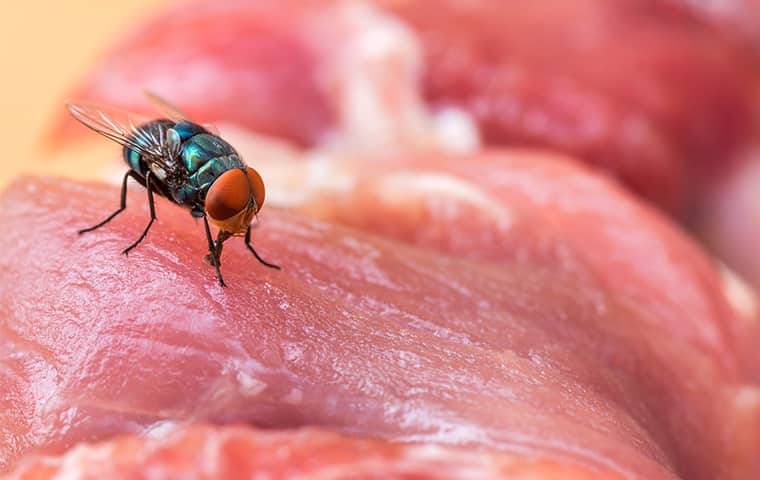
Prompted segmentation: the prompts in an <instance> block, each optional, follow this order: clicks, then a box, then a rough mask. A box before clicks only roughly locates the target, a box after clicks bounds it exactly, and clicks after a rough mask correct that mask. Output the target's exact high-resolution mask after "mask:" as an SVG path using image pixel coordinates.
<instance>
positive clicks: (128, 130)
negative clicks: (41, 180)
mask: <svg viewBox="0 0 760 480" xmlns="http://www.w3.org/2000/svg"><path fill="white" fill-rule="evenodd" d="M66 108H68V110H69V112H70V113H71V115H72V116H73V117H74V118H75V119H77V120H78V121H79V122H81V123H82V124H83V125H84V126H86V127H88V128H90V129H91V130H94V131H95V132H97V133H99V134H101V135H103V136H104V137H106V138H108V139H110V140H113V141H114V142H116V143H118V144H120V145H124V146H126V147H129V148H132V149H134V150H136V151H138V152H140V154H142V155H145V156H147V157H149V158H150V159H152V160H154V161H155V162H159V163H162V162H163V161H165V160H169V161H172V160H173V159H175V158H176V157H177V155H178V153H179V147H180V142H179V135H177V132H175V131H174V130H172V129H167V128H141V127H142V126H143V125H145V124H146V123H147V120H146V119H144V118H142V117H140V116H139V115H136V114H133V113H129V112H124V111H121V110H118V109H114V108H108V107H101V106H96V105H89V104H85V103H69V104H67V105H66Z"/></svg>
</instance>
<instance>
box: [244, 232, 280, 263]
mask: <svg viewBox="0 0 760 480" xmlns="http://www.w3.org/2000/svg"><path fill="white" fill-rule="evenodd" d="M245 246H246V247H248V250H250V251H251V253H252V254H253V256H254V257H256V260H258V261H259V262H261V264H262V265H266V266H267V267H269V268H274V269H275V270H280V266H279V265H275V264H273V263H269V262H267V261H266V260H264V259H263V258H261V257H260V256H259V254H258V253H256V250H254V248H253V245H251V226H250V225H248V230H246V231H245Z"/></svg>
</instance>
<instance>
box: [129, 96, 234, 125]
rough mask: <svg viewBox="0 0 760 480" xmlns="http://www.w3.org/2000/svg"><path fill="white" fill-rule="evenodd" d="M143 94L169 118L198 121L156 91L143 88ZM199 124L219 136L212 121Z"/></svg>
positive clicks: (179, 120) (176, 120) (177, 120)
mask: <svg viewBox="0 0 760 480" xmlns="http://www.w3.org/2000/svg"><path fill="white" fill-rule="evenodd" d="M143 94H144V95H145V98H147V99H148V101H149V102H150V103H151V105H153V107H154V108H155V109H156V110H157V111H159V112H160V113H162V114H164V115H165V116H166V117H167V118H169V119H171V120H173V121H175V122H181V121H183V120H187V121H190V122H193V123H197V122H195V121H193V120H191V119H190V117H189V116H188V115H186V114H185V113H184V112H183V111H182V110H181V109H180V108H179V107H177V106H176V105H174V104H173V103H171V102H169V101H168V100H166V99H165V98H163V97H160V96H159V95H157V94H155V93H154V92H151V91H150V90H143ZM198 125H200V126H202V127H203V128H205V129H206V130H207V131H208V132H209V133H212V134H214V135H217V136H219V129H218V128H216V126H215V125H212V124H210V123H198Z"/></svg>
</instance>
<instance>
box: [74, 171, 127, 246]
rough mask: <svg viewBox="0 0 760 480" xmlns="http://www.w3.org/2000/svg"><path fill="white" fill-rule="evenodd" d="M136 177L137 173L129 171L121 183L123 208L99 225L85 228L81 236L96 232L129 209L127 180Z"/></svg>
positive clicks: (81, 231) (80, 232) (80, 231)
mask: <svg viewBox="0 0 760 480" xmlns="http://www.w3.org/2000/svg"><path fill="white" fill-rule="evenodd" d="M134 175H135V172H133V171H132V170H129V171H128V172H127V173H125V174H124V180H123V181H122V182H121V204H120V205H121V206H120V207H119V208H118V209H117V210H116V211H115V212H113V213H112V214H111V215H109V216H108V218H106V219H105V220H103V221H102V222H100V223H99V224H97V225H93V226H92V227H90V228H84V229H82V230H79V234H80V235H81V234H83V233H87V232H91V231H93V230H96V229H98V228H100V227H102V226H103V225H105V224H106V223H108V222H110V221H111V220H113V219H114V218H115V217H116V215H118V214H120V213H121V212H123V211H124V209H126V208H127V180H129V177H134Z"/></svg>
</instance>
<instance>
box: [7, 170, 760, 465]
mask: <svg viewBox="0 0 760 480" xmlns="http://www.w3.org/2000/svg"><path fill="white" fill-rule="evenodd" d="M554 164H556V165H557V167H553V166H552V165H554ZM507 167H508V166H507V165H505V166H503V171H508V168H507ZM514 168H515V170H516V173H515V178H520V172H519V165H518V166H516V167H514ZM545 168H546V169H547V170H549V171H551V169H553V168H557V169H558V170H557V171H556V173H557V174H558V175H559V174H561V175H562V176H567V174H568V173H569V169H570V168H571V167H568V166H561V163H558V162H552V163H549V162H545ZM548 174H549V172H547V175H548ZM569 178H573V177H572V176H570V177H569ZM579 181H580V178H577V177H576V178H575V180H574V181H573V182H572V184H568V185H565V187H562V188H568V189H569V190H571V191H572V189H573V188H576V186H577V182H579ZM593 181H596V180H591V179H589V182H593ZM558 185H562V184H560V183H558ZM536 188H537V189H536V190H535V191H534V192H533V193H534V194H535V197H534V198H535V200H536V201H538V202H540V201H545V200H547V199H551V196H549V195H548V193H547V192H542V191H541V190H540V188H539V187H538V186H537V187H536ZM555 188H560V187H559V186H557V187H555ZM541 193H543V194H544V195H541ZM117 197H118V192H117V190H116V189H115V188H113V187H106V186H100V185H85V184H78V183H72V182H68V181H64V180H60V179H27V180H25V181H21V182H17V183H16V184H14V185H13V186H12V187H11V188H10V189H9V190H8V191H6V192H5V193H4V194H3V195H2V197H1V198H0V226H1V227H2V230H3V232H4V235H3V237H2V239H0V251H1V252H2V255H1V256H0V334H1V335H0V359H1V360H0V392H2V394H0V462H2V465H3V466H4V468H6V469H7V468H9V467H11V466H13V465H14V464H15V462H16V461H17V460H18V459H19V458H20V457H21V456H23V455H25V454H29V453H35V452H60V451H63V450H65V449H67V448H68V447H70V446H72V445H74V444H75V443H77V442H79V441H82V440H97V439H104V438H108V437H110V436H112V435H114V434H117V433H127V432H132V433H141V432H145V431H146V430H149V429H150V428H151V427H153V426H155V425H156V424H157V423H159V422H163V421H166V420H179V421H183V420H210V421H213V422H247V423H252V424H255V425H259V426H265V427H280V428H283V427H296V426H302V425H315V426H322V427H326V428H329V429H333V430H338V431H343V432H348V433H352V434H355V435H361V436H373V437H384V438H387V439H393V440H396V441H407V442H437V443H449V444H462V445H470V446H480V447H485V448H489V449H498V450H502V451H506V452H512V454H513V455H517V456H526V457H529V458H534V457H535V456H536V455H538V456H541V457H542V458H547V459H548V461H550V462H555V463H557V464H561V465H565V464H572V465H580V466H581V467H582V468H590V469H596V470H601V471H603V472H606V473H611V474H617V475H622V476H628V477H636V476H638V477H641V478H648V479H660V478H662V479H673V478H685V479H695V480H699V479H708V478H735V479H744V478H748V476H750V477H751V476H752V475H754V474H756V473H757V472H758V465H757V458H756V455H754V452H756V451H757V448H758V445H760V439H758V432H760V425H759V423H760V413H759V412H760V394H759V393H758V389H757V388H756V387H753V386H752V385H751V384H750V383H748V382H747V376H746V372H744V370H743V369H742V368H740V366H739V365H740V363H741V362H740V361H739V359H738V358H737V355H736V354H735V353H732V352H731V351H730V349H729V348H728V345H729V344H730V343H731V341H732V340H731V338H732V337H731V336H730V335H718V336H717V337H716V336H712V335H706V336H704V338H702V336H701V334H699V332H700V331H702V330H703V331H704V332H720V331H722V329H723V327H720V326H719V325H716V324H713V323H711V322H712V321H713V320H700V321H694V322H693V323H690V324H686V325H684V326H682V327H680V329H682V330H680V329H676V330H674V329H673V328H672V325H669V322H668V321H667V318H666V316H663V320H662V321H661V323H658V321H657V320H656V319H655V318H653V317H655V314H654V313H653V312H652V311H650V310H647V309H645V308H640V305H641V304H642V303H645V301H646V299H642V298H635V299H634V298H631V297H630V296H629V295H627V294H626V292H625V291H623V290H620V291H618V290H617V289H616V288H615V285H611V284H605V283H604V282H600V281H598V279H596V278H594V277H593V276H591V275H588V270H586V269H582V268H577V267H579V266H583V265H585V264H586V263H587V262H588V261H587V260H586V259H584V258H582V257H579V256H578V254H577V253H576V252H575V251H573V250H571V249H568V250H567V251H566V252H565V255H566V256H565V257H564V259H563V261H561V262H556V263H555V262H545V261H541V259H540V258H539V257H531V256H528V257H527V258H526V259H524V260H522V261H519V260H516V259H504V260H502V261H500V262H498V263H491V264H488V263H483V262H473V261H468V260H463V259H456V258H453V257H448V256H442V255H440V254H437V253H432V252H426V251H423V250H420V249H415V248H412V247H407V246H404V245H403V244H400V243H395V242H391V241H387V240H381V239H379V238H375V237H371V236H367V235H365V234H362V233H359V232H358V231H355V230H346V229H342V228H339V227H334V226H330V225H329V224H325V223H320V222H317V221H315V220H309V219H307V218H305V217H302V216H300V215H297V214H295V213H288V212H285V211H280V210H277V209H275V208H269V207H268V209H265V212H262V219H261V228H259V229H257V230H256V234H255V235H254V237H255V238H254V244H255V245H256V247H257V249H258V251H259V252H260V253H261V254H262V255H264V256H265V258H268V259H270V260H272V261H275V262H277V263H279V264H281V265H282V267H283V271H281V272H277V271H272V270H269V269H265V268H263V267H262V266H260V265H259V264H257V263H256V262H255V260H254V259H253V258H252V256H251V255H250V254H249V252H247V251H246V250H245V249H244V248H243V246H242V245H240V243H239V242H238V243H233V244H231V245H229V247H228V248H226V249H225V252H224V259H223V262H224V265H223V268H224V272H225V277H226V279H227V281H228V283H229V284H230V285H231V287H230V288H228V289H221V287H219V286H218V284H217V283H216V280H215V278H214V276H213V270H212V269H211V268H210V267H209V266H208V265H206V264H205V262H204V261H203V256H204V254H205V251H206V246H205V241H204V238H203V233H202V226H200V225H197V224H196V225H194V224H193V222H192V220H191V219H190V217H189V216H188V215H187V214H186V212H184V211H181V210H179V209H178V208H176V207H174V206H172V205H170V204H168V203H167V202H165V201H159V202H158V218H159V222H158V223H157V224H156V225H155V226H154V230H153V231H151V233H150V234H149V235H148V237H147V239H146V241H145V243H144V244H142V245H141V246H140V247H139V248H138V249H137V250H136V251H135V252H134V253H132V254H131V255H130V257H129V258H126V257H124V256H122V255H119V252H120V251H121V249H122V248H123V247H124V246H125V245H127V244H129V243H130V242H131V241H132V240H134V238H135V237H136V236H137V235H138V234H139V232H140V231H141V229H142V227H143V225H144V222H146V221H147V209H146V207H145V201H144V191H142V190H138V191H137V192H132V193H130V195H129V208H128V210H127V212H125V213H124V214H122V216H121V217H120V218H118V219H117V220H114V221H113V222H112V224H109V225H108V227H105V228H104V229H102V230H99V231H97V232H94V233H92V234H90V235H86V236H82V237H79V236H77V235H76V233H75V231H76V229H78V228H81V227H83V226H88V225H90V224H92V223H94V222H96V221H98V220H100V219H101V218H102V217H103V216H104V215H105V214H106V213H108V212H109V211H111V210H112V209H113V208H114V207H115V206H116V203H117ZM588 200H589V201H590V200H591V199H590V198H589V199H588ZM596 201H597V202H599V203H601V204H603V203H605V202H615V201H616V200H615V199H614V198H612V199H611V198H610V196H609V195H605V194H603V193H601V192H600V193H599V195H598V196H597V199H596ZM620 202H621V204H622V201H620ZM571 205H572V204H569V205H568V206H571ZM326 208H329V206H328V207H326ZM356 208H357V209H361V208H371V207H363V206H360V205H359V204H357V206H356ZM636 208H638V207H636V206H635V204H634V203H633V202H630V201H629V203H628V211H629V212H630V211H633V212H634V215H635V210H636ZM567 212H568V213H572V210H568V211H567ZM564 213H565V212H563V211H562V210H559V211H557V210H555V209H554V208H553V206H552V204H551V203H548V204H547V207H546V209H545V210H543V211H539V210H537V211H536V212H534V215H535V216H536V217H539V216H540V215H544V216H548V217H554V218H555V220H554V221H555V222H559V221H560V219H561V217H562V215H563V214H564ZM598 221H599V222H607V220H604V219H603V218H600V219H598ZM527 225H528V224H527V223H526V226H527ZM536 226H537V231H538V232H539V233H540V230H541V227H540V222H538V221H537V222H536ZM608 226H609V227H610V228H611V229H614V225H608ZM454 227H455V228H459V229H467V228H468V225H467V224H466V223H463V222H462V223H459V224H457V225H452V226H451V228H454ZM441 228H444V226H441ZM639 228H642V229H647V228H650V227H649V226H648V224H647V221H646V219H642V221H641V224H640V225H639ZM522 231H523V232H524V233H522V234H520V235H519V236H517V237H516V238H515V240H514V242H515V245H517V246H519V245H520V242H521V241H522V242H524V243H523V245H525V246H526V247H527V246H529V245H530V244H531V243H532V242H534V241H535V240H536V237H535V236H532V235H529V234H530V230H529V229H527V228H525V229H524V230H522ZM652 235H656V234H655V233H653V234H652ZM662 237H663V238H662V239H661V241H662V243H663V245H665V246H668V247H669V248H670V251H669V252H668V255H669V256H671V257H672V258H681V260H682V261H683V262H691V261H697V262H699V260H698V259H695V258H693V257H694V256H695V255H698V253H697V252H693V253H689V250H690V249H692V248H693V247H690V246H685V245H684V244H683V241H682V240H679V239H678V237H677V236H676V237H674V238H669V237H668V235H663V236H662ZM520 238H522V240H520ZM597 248H598V247H597ZM597 255H598V256H599V258H600V259H605V258H606V259H608V261H609V269H610V270H612V269H613V268H615V266H616V265H617V263H616V262H615V252H611V251H604V250H599V251H598V252H597ZM639 255H640V257H639V259H640V261H641V262H642V264H643V263H644V262H647V261H648V260H649V257H648V256H647V254H646V252H645V251H642V252H640V253H639ZM599 261H600V262H601V261H604V260H599ZM663 268H664V267H663ZM698 269H699V268H698ZM664 270H667V269H665V268H664ZM705 275H706V277H705V278H701V279H687V278H686V277H678V276H675V277H674V280H673V282H674V283H673V284H652V285H651V290H652V292H659V291H661V290H663V289H670V288H674V287H676V286H677V285H676V284H675V282H677V281H684V282H687V281H688V282H693V287H694V288H699V282H704V281H706V282H708V284H709V282H710V280H709V276H710V275H714V273H713V274H711V273H710V272H709V271H708V272H705ZM708 290H709V289H708ZM708 294H709V295H711V296H712V298H713V301H715V302H718V300H717V299H718V298H719V297H721V296H723V295H724V292H722V291H721V290H720V289H719V288H717V289H716V291H713V292H711V293H709V292H708ZM652 298H657V295H654V294H653V296H652ZM684 308H686V309H688V308H689V305H685V306H684ZM690 320H691V319H690ZM724 321H725V320H724ZM716 327H717V329H716ZM705 340H707V341H706V342H705Z"/></svg>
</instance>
